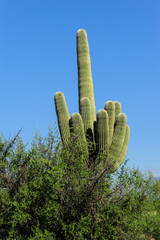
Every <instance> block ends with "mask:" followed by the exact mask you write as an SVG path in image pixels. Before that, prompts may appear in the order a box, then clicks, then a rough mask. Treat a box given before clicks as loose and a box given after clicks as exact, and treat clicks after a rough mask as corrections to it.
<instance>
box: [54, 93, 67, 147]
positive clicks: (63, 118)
mask: <svg viewBox="0 0 160 240" xmlns="http://www.w3.org/2000/svg"><path fill="white" fill-rule="evenodd" d="M54 101H55V108H56V113H57V118H58V125H59V130H60V134H61V138H62V141H63V142H65V143H67V142H68V140H69V139H70V128H69V119H70V115H69V111H68V108H67V104H66V101H65V97H64V95H63V93H61V92H57V93H56V94H55V96H54Z"/></svg>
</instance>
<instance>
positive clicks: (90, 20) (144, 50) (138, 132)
mask: <svg viewBox="0 0 160 240" xmlns="http://www.w3.org/2000/svg"><path fill="white" fill-rule="evenodd" d="M80 28H84V29H85V30H86V31H87V34H88V40H89V45H90V53H91V63H92V75H93V83H94V93H95V102H96V109H97V110H98V109H100V108H103V107H104V104H105V102H106V101H107V100H118V101H120V102H121V104H122V110H123V112H124V113H126V114H127V117H128V124H129V125H130V128H131V137H130V143H129V148H128V153H127V157H128V158H130V160H131V161H130V165H133V164H135V166H136V167H138V168H139V169H141V170H154V174H155V175H157V174H159V175H160V1H159V0H150V1H149V0H130V1H129V0H121V1H119V0H107V1H106V0H100V1H94V0H92V1H91V0H81V1H76V0H70V1H66V0H63V1H62V0H59V1H54V0H23V1H22V0H14V1H13V0H0V86H1V93H0V103H1V105H0V113H1V117H0V132H1V134H4V136H5V137H6V138H9V137H11V138H12V137H14V135H15V134H16V133H17V131H18V130H19V129H20V128H21V127H23V130H22V133H21V136H22V138H23V140H24V142H25V143H27V142H31V140H32V139H33V137H34V135H35V132H36V129H37V128H38V129H39V131H40V133H41V134H42V135H43V136H46V135H47V131H48V126H49V123H50V124H51V125H54V121H56V120H57V119H56V114H55V108H54V94H55V92H57V91H62V92H63V93H64V95H65V97H66V101H67V105H68V108H69V111H70V114H72V113H73V112H76V111H78V81H77V79H78V78H77V60H76V32H77V30H78V29H80ZM156 171H157V172H156Z"/></svg>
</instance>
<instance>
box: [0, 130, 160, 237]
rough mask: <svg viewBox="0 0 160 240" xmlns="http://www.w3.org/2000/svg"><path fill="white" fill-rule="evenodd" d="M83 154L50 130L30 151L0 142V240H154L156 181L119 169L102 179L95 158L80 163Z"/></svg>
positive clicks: (159, 196) (158, 202)
mask: <svg viewBox="0 0 160 240" xmlns="http://www.w3.org/2000/svg"><path fill="white" fill-rule="evenodd" d="M73 146H74V147H73ZM84 149H85V145H84V143H83V141H81V139H80V138H77V139H75V138H72V140H71V142H70V143H69V144H68V145H67V146H66V145H65V146H64V145H61V141H59V139H58V137H57V135H56V133H53V130H52V129H49V133H48V136H47V137H46V138H42V137H41V136H39V134H38V132H37V134H36V137H35V139H34V140H33V142H32V144H31V148H30V149H27V148H26V146H25V145H24V144H23V141H22V139H21V138H20V137H19V136H16V137H15V139H13V140H12V141H7V140H5V139H2V138H1V139H0V239H7V240H8V239H12V240H13V239H29V240H33V239H66V240H67V239H87V240H89V239H108V240H109V239H112V240H114V239H115V240H116V239H117V240H118V239H121V240H123V239H145V236H147V235H148V236H152V237H154V238H156V239H158V237H159V236H160V228H159V226H160V181H154V180H153V179H152V176H151V175H143V174H142V173H141V172H140V171H139V170H137V169H135V168H133V169H129V168H128V167H127V166H126V164H127V162H126V163H125V164H124V165H123V166H122V168H121V169H120V171H119V172H116V173H115V174H112V175H108V174H107V169H108V166H106V163H105V161H103V156H99V158H101V161H99V160H98V159H96V160H95V159H93V161H92V162H88V160H87V159H88V158H87V156H86V154H85V151H84Z"/></svg>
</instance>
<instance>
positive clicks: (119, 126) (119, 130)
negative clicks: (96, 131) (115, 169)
mask: <svg viewBox="0 0 160 240" xmlns="http://www.w3.org/2000/svg"><path fill="white" fill-rule="evenodd" d="M126 121H127V117H126V115H125V114H124V113H119V114H118V115H117V118H116V123H115V131H114V135H113V140H112V144H111V147H110V150H109V158H108V161H109V163H110V164H111V165H115V162H117V161H119V156H120V154H121V153H122V147H123V143H124V139H125V133H126Z"/></svg>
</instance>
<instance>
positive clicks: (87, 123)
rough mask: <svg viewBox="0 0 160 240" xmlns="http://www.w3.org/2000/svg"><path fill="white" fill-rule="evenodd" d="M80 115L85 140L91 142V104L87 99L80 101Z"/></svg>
mask: <svg viewBox="0 0 160 240" xmlns="http://www.w3.org/2000/svg"><path fill="white" fill-rule="evenodd" d="M80 114H81V117H82V120H83V124H84V131H85V134H86V138H87V139H88V140H89V141H93V122H92V114H91V103H90V100H89V98H87V97H83V98H82V99H81V101H80Z"/></svg>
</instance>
